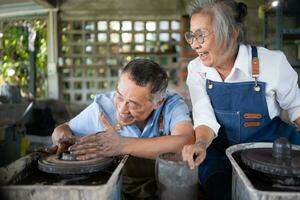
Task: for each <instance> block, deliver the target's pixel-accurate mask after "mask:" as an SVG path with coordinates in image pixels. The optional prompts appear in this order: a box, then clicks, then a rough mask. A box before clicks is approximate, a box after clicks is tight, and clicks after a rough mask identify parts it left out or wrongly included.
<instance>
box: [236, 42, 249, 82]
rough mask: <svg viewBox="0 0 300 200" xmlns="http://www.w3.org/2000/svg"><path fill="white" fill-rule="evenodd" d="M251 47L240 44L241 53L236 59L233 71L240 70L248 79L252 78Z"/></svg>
mask: <svg viewBox="0 0 300 200" xmlns="http://www.w3.org/2000/svg"><path fill="white" fill-rule="evenodd" d="M251 59H252V57H251V46H249V45H247V46H246V45H245V44H240V46H239V52H238V54H237V57H236V59H235V62H234V65H233V70H234V69H238V70H240V71H241V72H243V73H244V74H245V75H246V76H247V77H251V76H252V73H251V68H252V67H251Z"/></svg>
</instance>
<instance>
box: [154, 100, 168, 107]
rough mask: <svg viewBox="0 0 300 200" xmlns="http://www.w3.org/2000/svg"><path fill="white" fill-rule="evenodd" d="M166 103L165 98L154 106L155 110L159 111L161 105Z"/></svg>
mask: <svg viewBox="0 0 300 200" xmlns="http://www.w3.org/2000/svg"><path fill="white" fill-rule="evenodd" d="M164 101H165V98H162V99H161V100H159V101H158V102H157V103H156V104H155V105H154V109H157V108H158V107H159V106H160V105H161V104H163V103H164Z"/></svg>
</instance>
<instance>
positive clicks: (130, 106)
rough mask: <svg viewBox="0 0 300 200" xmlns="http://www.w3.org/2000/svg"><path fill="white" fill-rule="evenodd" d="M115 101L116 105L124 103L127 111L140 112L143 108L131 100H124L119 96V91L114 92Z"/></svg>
mask: <svg viewBox="0 0 300 200" xmlns="http://www.w3.org/2000/svg"><path fill="white" fill-rule="evenodd" d="M115 101H116V102H117V103H123V102H126V105H127V106H128V109H129V110H133V111H140V110H142V109H143V108H144V105H142V104H139V103H137V102H134V101H131V100H126V99H124V97H123V96H122V94H120V92H119V91H116V95H115Z"/></svg>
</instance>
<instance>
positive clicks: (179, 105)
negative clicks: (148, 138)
mask: <svg viewBox="0 0 300 200" xmlns="http://www.w3.org/2000/svg"><path fill="white" fill-rule="evenodd" d="M165 107H166V108H165V111H164V115H165V116H167V121H169V130H170V132H171V133H172V130H173V128H174V126H175V125H176V124H177V123H178V122H182V121H191V117H190V112H189V109H188V106H187V104H186V103H185V102H184V100H183V98H182V97H180V96H179V95H178V94H174V95H173V96H171V97H169V98H168V100H167V102H166V105H165Z"/></svg>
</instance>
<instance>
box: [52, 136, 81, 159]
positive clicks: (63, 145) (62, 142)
mask: <svg viewBox="0 0 300 200" xmlns="http://www.w3.org/2000/svg"><path fill="white" fill-rule="evenodd" d="M76 140H77V137H75V136H67V137H63V138H60V139H59V140H58V142H57V151H56V154H57V155H59V154H61V153H63V152H65V151H67V150H68V148H69V147H70V146H72V145H73V144H75V142H76Z"/></svg>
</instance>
